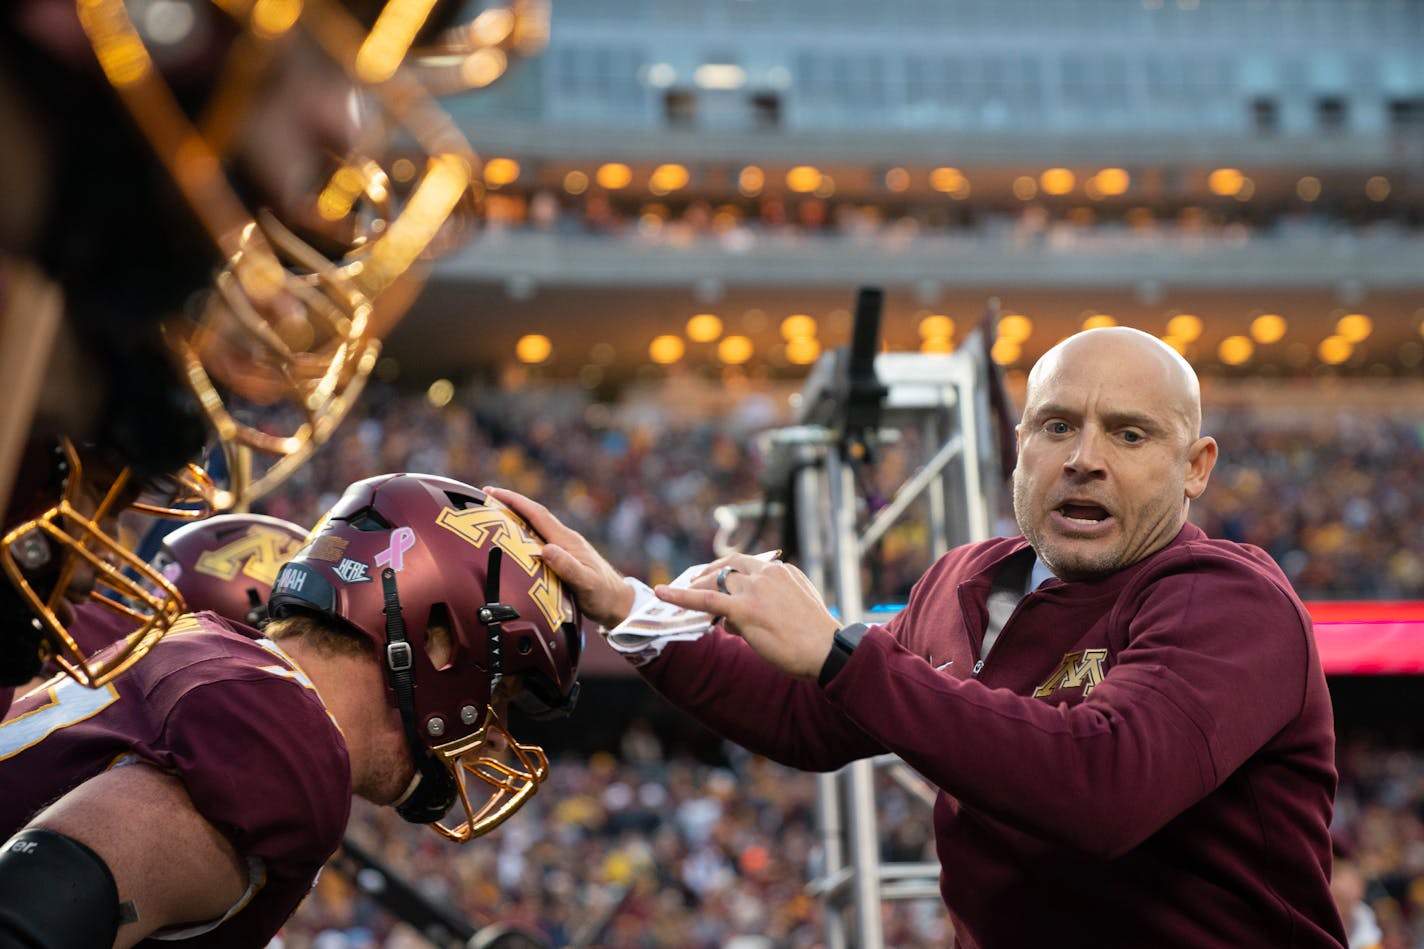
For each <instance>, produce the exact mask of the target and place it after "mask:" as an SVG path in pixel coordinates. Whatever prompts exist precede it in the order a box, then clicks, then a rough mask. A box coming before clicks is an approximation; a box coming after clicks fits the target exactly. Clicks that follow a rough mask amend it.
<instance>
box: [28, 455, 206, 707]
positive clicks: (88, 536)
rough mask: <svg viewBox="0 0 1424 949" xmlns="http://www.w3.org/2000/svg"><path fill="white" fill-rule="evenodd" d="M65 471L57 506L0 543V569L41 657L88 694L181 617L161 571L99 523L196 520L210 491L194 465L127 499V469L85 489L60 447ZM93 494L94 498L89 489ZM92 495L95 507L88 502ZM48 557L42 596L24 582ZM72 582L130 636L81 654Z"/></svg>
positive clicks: (75, 463) (74, 460)
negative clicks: (27, 618)
mask: <svg viewBox="0 0 1424 949" xmlns="http://www.w3.org/2000/svg"><path fill="white" fill-rule="evenodd" d="M61 448H62V450H63V452H64V454H65V463H66V465H67V468H68V471H67V476H66V478H65V487H64V493H63V496H62V497H61V499H60V501H59V503H58V504H56V505H54V506H53V507H51V508H49V509H48V510H46V511H44V512H43V513H42V514H40V515H39V516H38V517H35V518H32V519H30V520H28V521H25V522H23V523H21V524H19V525H17V526H15V527H14V528H12V529H11V530H10V531H8V532H7V533H6V534H5V535H4V537H3V538H0V565H3V567H4V570H5V573H6V574H7V575H8V576H9V578H10V582H11V583H12V584H14V586H15V588H16V589H17V590H18V591H19V592H20V594H21V596H22V597H24V599H25V600H26V602H27V603H28V605H29V607H30V609H31V611H32V612H33V613H34V615H35V617H36V619H37V621H38V622H39V623H40V625H41V627H42V629H43V631H44V634H45V637H44V643H43V644H42V646H41V659H43V660H50V659H52V660H53V661H54V662H55V664H56V665H58V666H59V667H60V668H61V669H63V670H64V671H65V672H66V673H68V674H69V675H70V676H72V677H73V678H74V679H76V680H77V681H78V682H79V683H80V684H82V685H85V686H88V687H90V688H98V687H100V686H103V685H107V684H108V683H109V682H111V681H112V680H113V679H114V677H116V676H118V675H119V674H120V673H122V672H124V671H125V670H126V669H128V668H129V667H130V666H132V665H133V664H134V663H135V662H138V660H139V659H141V658H143V656H144V655H145V654H146V653H147V652H148V651H149V650H150V649H152V648H153V646H154V644H155V643H157V642H158V641H159V640H160V639H162V638H163V636H164V634H165V633H167V632H168V630H169V628H170V627H171V626H172V625H173V623H174V621H175V620H177V619H178V617H179V616H180V615H182V613H183V612H184V605H183V598H182V597H181V596H180V595H179V593H178V591H177V589H175V588H174V586H173V584H172V583H170V582H169V581H168V579H167V578H166V577H164V576H163V575H162V574H161V573H159V572H158V571H156V570H154V569H153V568H152V567H150V566H149V565H148V564H147V563H145V562H144V561H143V560H141V559H140V558H139V557H138V556H137V555H135V554H134V553H133V552H132V551H130V550H129V549H128V548H127V547H126V546H125V545H124V544H122V543H120V542H119V541H118V540H116V539H114V538H113V537H112V536H110V532H109V530H108V529H107V525H108V524H110V523H112V522H113V521H114V520H115V519H116V518H117V515H118V514H119V512H120V511H121V510H124V509H130V510H134V511H138V512H140V513H143V514H148V515H152V516H157V517H177V518H196V517H202V516H204V515H205V514H206V513H209V508H207V507H205V506H204V497H205V496H207V497H210V496H211V492H212V485H211V483H210V482H209V481H208V480H207V478H206V475H205V474H204V473H203V472H202V470H201V469H198V468H189V469H188V470H187V471H185V472H184V473H183V474H182V475H180V476H177V477H174V478H169V479H161V480H158V481H154V482H151V483H150V484H148V485H145V486H144V490H143V491H141V492H140V493H138V494H137V496H135V493H134V490H133V487H132V486H131V484H130V476H129V472H128V471H127V470H124V471H121V472H120V473H119V474H118V475H117V477H115V478H114V480H113V481H112V483H110V484H109V485H108V487H107V488H102V487H100V486H97V485H94V484H89V485H87V486H86V483H85V477H84V470H83V467H82V465H81V462H80V458H79V454H78V452H77V451H76V450H75V448H74V446H73V445H72V444H71V443H70V442H69V441H68V440H67V439H62V440H61ZM100 490H102V491H103V495H102V497H98V492H99V491H100ZM96 497H97V503H95V500H94V499H95V498H96ZM55 551H58V555H59V557H60V560H59V562H58V564H57V572H56V578H55V580H54V583H53V586H52V587H50V588H49V589H48V590H47V591H44V590H41V589H39V588H38V587H36V586H35V585H34V584H33V583H32V582H31V577H32V576H33V575H34V571H35V570H36V569H37V568H40V567H44V566H47V564H48V560H49V559H50V558H52V557H53V556H54V552H55ZM79 579H82V583H83V585H84V586H85V587H87V589H86V590H85V591H84V592H85V595H86V596H87V598H88V599H89V600H91V601H93V602H95V603H98V604H99V605H101V606H103V607H104V608H106V609H108V610H110V611H111V612H113V613H115V614H117V615H119V616H121V617H123V618H126V619H127V620H129V621H130V622H131V623H132V625H133V631H132V632H131V633H130V634H129V635H128V636H127V637H126V638H125V639H124V640H123V641H122V642H123V644H122V645H121V646H120V647H118V648H115V649H112V650H108V651H106V652H105V653H104V654H103V655H102V657H98V658H96V657H95V656H94V655H90V654H86V652H85V650H84V648H83V647H82V646H81V645H80V644H79V642H78V641H77V640H76V637H75V636H74V635H72V634H71V632H70V630H69V628H68V624H67V620H66V617H67V615H68V614H69V610H68V609H67V608H66V604H65V601H66V600H71V601H72V600H73V599H74V595H72V594H71V587H74V586H75V585H76V580H79Z"/></svg>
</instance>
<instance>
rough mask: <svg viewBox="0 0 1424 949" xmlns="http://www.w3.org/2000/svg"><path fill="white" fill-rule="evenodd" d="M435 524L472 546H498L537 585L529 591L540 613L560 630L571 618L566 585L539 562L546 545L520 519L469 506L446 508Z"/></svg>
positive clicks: (504, 512) (500, 510)
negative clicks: (564, 589) (565, 601)
mask: <svg viewBox="0 0 1424 949" xmlns="http://www.w3.org/2000/svg"><path fill="white" fill-rule="evenodd" d="M435 523H437V524H439V525H440V526H441V527H443V528H445V529H446V530H448V531H450V532H451V533H453V534H456V535H458V536H459V537H462V538H464V539H465V540H467V541H469V543H470V544H471V545H472V546H475V547H484V546H486V545H487V544H490V543H494V544H495V545H497V546H498V547H499V548H500V549H501V550H503V551H504V552H505V554H507V555H508V556H509V559H510V560H512V561H513V562H514V563H516V564H518V565H519V568H520V569H521V570H523V571H524V572H525V573H526V574H528V575H529V576H530V577H533V578H534V584H533V585H532V586H531V587H530V588H529V598H530V599H532V600H533V601H534V603H535V604H536V605H537V606H538V607H539V612H541V613H543V614H544V618H545V619H546V620H548V621H549V625H550V626H553V627H557V626H558V625H559V624H560V623H562V622H564V621H565V620H567V619H569V618H570V617H569V616H568V615H567V614H566V613H565V610H564V597H563V586H562V585H561V584H560V583H559V580H558V578H557V577H555V576H554V575H553V574H552V573H551V572H549V570H548V568H546V567H545V566H544V561H543V560H541V559H539V551H540V550H541V549H542V548H543V544H542V543H541V542H540V541H539V539H538V538H537V537H535V536H534V535H533V534H532V533H531V532H530V531H529V529H528V527H526V526H525V525H524V524H523V523H522V522H521V521H520V520H519V519H518V518H517V517H515V516H514V514H513V513H512V512H511V511H510V510H509V509H508V508H504V507H495V506H493V505H491V506H488V507H469V508H465V509H464V510H463V511H456V510H455V509H453V508H445V509H444V510H443V511H441V512H440V516H439V517H438V518H436V521H435Z"/></svg>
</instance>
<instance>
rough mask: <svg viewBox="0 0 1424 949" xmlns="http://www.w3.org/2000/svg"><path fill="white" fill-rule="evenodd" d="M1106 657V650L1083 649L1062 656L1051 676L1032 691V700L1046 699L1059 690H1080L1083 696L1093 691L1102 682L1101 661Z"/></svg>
mask: <svg viewBox="0 0 1424 949" xmlns="http://www.w3.org/2000/svg"><path fill="white" fill-rule="evenodd" d="M1107 657H1108V651H1107V650H1106V649H1084V650H1081V651H1080V652H1070V653H1066V654H1065V655H1064V656H1063V661H1062V662H1060V663H1059V664H1058V668H1057V669H1054V670H1053V674H1052V675H1050V676H1049V677H1048V678H1047V679H1044V680H1043V684H1042V685H1040V686H1039V687H1038V688H1037V689H1034V692H1033V695H1034V698H1039V699H1046V698H1048V697H1049V696H1050V695H1052V694H1053V693H1055V692H1057V691H1058V690H1059V689H1082V690H1083V695H1085V696H1086V695H1087V694H1088V693H1089V692H1091V691H1093V687H1094V686H1096V685H1097V684H1098V683H1099V682H1101V681H1103V660H1104V659H1106V658H1107Z"/></svg>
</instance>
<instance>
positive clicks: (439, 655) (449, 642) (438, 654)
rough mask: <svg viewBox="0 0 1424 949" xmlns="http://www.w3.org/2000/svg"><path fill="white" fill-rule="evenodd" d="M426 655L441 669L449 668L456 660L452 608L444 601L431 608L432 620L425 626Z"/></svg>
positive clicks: (432, 663) (431, 662) (433, 664)
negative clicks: (451, 625) (451, 617)
mask: <svg viewBox="0 0 1424 949" xmlns="http://www.w3.org/2000/svg"><path fill="white" fill-rule="evenodd" d="M425 655H426V656H427V657H429V659H430V664H431V665H432V666H434V667H435V668H436V669H438V670H440V671H442V672H443V671H444V670H446V669H449V668H450V667H451V665H453V664H454V660H455V637H454V636H453V635H452V634H451V632H450V609H449V607H447V606H446V605H445V604H444V603H436V604H435V605H434V606H432V607H431V608H430V622H429V623H428V624H427V625H426V627H425Z"/></svg>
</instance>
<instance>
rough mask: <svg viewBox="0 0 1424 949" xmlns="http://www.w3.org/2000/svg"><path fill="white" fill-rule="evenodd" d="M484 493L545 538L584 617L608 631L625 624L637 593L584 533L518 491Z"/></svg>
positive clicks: (549, 556)
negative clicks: (522, 519) (634, 594)
mask: <svg viewBox="0 0 1424 949" xmlns="http://www.w3.org/2000/svg"><path fill="white" fill-rule="evenodd" d="M483 490H484V492H485V493H486V494H488V495H489V496H490V497H492V498H494V499H495V500H496V501H498V502H499V503H501V504H503V505H505V506H506V507H508V508H509V509H510V510H512V511H514V513H516V514H518V515H519V516H520V517H522V518H524V519H525V520H526V521H528V522H529V526H530V527H532V528H534V530H535V531H537V532H538V533H539V535H540V536H541V537H543V538H544V550H543V554H542V556H543V558H544V563H546V564H548V566H549V569H550V570H553V571H554V572H555V573H556V574H558V575H559V579H560V580H562V581H563V582H564V583H566V584H567V585H568V586H569V588H570V589H571V590H573V593H574V596H575V597H577V598H578V604H579V609H580V610H582V611H583V615H584V616H587V617H588V618H589V619H591V620H593V621H594V622H595V623H598V624H599V625H601V626H603V627H604V628H605V629H612V628H613V627H615V626H617V625H618V624H619V623H621V622H623V620H624V619H625V618H626V617H627V616H628V612H629V611H630V610H632V608H633V590H632V588H631V587H629V586H628V584H626V583H624V582H623V575H622V574H620V573H619V572H618V571H617V570H615V569H614V568H613V565H612V564H611V563H609V562H608V561H607V560H605V559H603V555H602V554H600V553H599V552H598V551H597V550H595V549H594V547H593V545H592V544H590V543H589V542H588V541H587V540H586V539H585V538H584V536H583V535H582V534H580V533H579V532H578V531H576V530H574V529H573V528H572V527H569V526H567V525H566V524H564V522H563V521H561V520H559V519H558V518H557V517H555V516H554V514H553V512H552V511H550V510H549V509H548V508H547V507H545V506H544V505H542V504H540V503H539V502H538V501H535V500H534V499H532V498H527V497H525V496H524V495H522V494H520V493H519V492H518V491H511V490H509V489H508V488H493V487H486V488H484V489H483Z"/></svg>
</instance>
